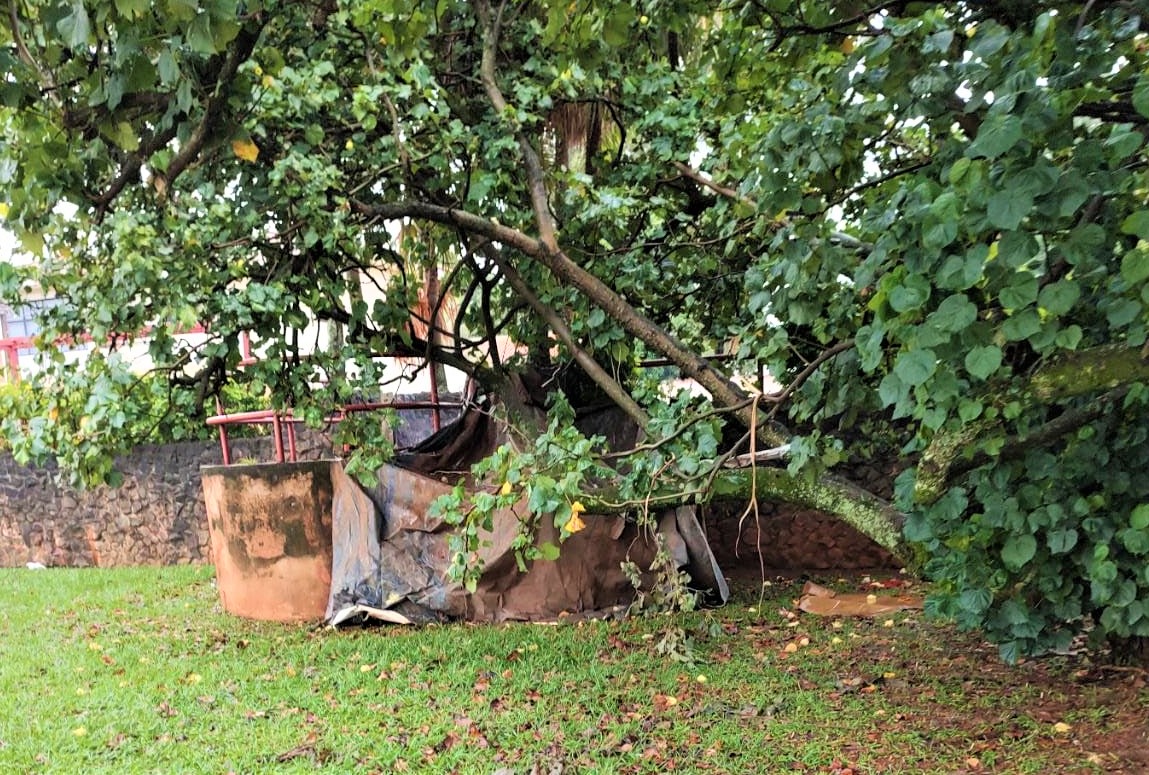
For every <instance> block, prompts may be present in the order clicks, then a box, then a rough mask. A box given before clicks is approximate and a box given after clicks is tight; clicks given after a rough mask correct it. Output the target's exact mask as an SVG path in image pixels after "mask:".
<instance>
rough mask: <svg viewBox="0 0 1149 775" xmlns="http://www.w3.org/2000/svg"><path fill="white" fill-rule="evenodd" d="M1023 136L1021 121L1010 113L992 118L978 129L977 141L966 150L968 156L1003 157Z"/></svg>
mask: <svg viewBox="0 0 1149 775" xmlns="http://www.w3.org/2000/svg"><path fill="white" fill-rule="evenodd" d="M1021 136H1022V126H1021V119H1020V118H1018V117H1017V116H1015V115H1013V114H1010V113H1006V114H996V115H993V116H990V117H989V118H987V119H986V120H985V121H984V122H983V123H982V125H981V128H980V129H978V132H977V139H976V140H974V141H973V142H972V143H970V145H969V148H967V149H966V156H969V157H970V158H977V157H978V156H984V157H986V158H989V159H992V158H995V157H997V156H1001V155H1002V154H1003V153H1005V152H1006V151H1008V150H1009V149H1010V148H1013V146H1015V145H1017V142H1018V141H1019V140H1020V139H1021Z"/></svg>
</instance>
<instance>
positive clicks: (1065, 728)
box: [1053, 721, 1073, 735]
mask: <svg viewBox="0 0 1149 775" xmlns="http://www.w3.org/2000/svg"><path fill="white" fill-rule="evenodd" d="M1071 729H1073V725H1072V724H1066V723H1065V722H1064V721H1058V722H1057V723H1056V724H1054V725H1053V731H1054V732H1055V733H1056V734H1059V735H1064V734H1067V733H1068V732H1069V730H1071Z"/></svg>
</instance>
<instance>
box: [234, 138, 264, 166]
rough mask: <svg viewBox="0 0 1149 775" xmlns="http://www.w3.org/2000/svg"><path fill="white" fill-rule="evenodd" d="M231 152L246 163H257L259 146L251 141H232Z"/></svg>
mask: <svg viewBox="0 0 1149 775" xmlns="http://www.w3.org/2000/svg"><path fill="white" fill-rule="evenodd" d="M231 150H232V151H233V152H234V153H235V155H236V156H238V157H239V158H241V159H243V160H244V161H255V160H256V158H257V157H258V156H259V146H258V145H256V144H255V143H253V142H252V141H251V140H232V141H231Z"/></svg>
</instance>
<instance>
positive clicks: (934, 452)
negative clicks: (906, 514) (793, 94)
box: [914, 386, 1129, 505]
mask: <svg viewBox="0 0 1149 775" xmlns="http://www.w3.org/2000/svg"><path fill="white" fill-rule="evenodd" d="M1128 392H1129V388H1128V387H1126V386H1122V387H1119V388H1117V389H1115V390H1111V391H1109V392H1108V393H1106V394H1105V395H1102V396H1100V397H1098V398H1097V400H1096V401H1095V402H1094V403H1092V404H1090V405H1088V406H1085V407H1082V408H1080V409H1076V410H1070V411H1067V412H1064V413H1062V414H1060V415H1058V416H1057V417H1055V418H1054V419H1052V420H1050V421H1049V422H1047V423H1045V424H1044V425H1041V426H1039V427H1037V428H1035V429H1034V430H1032V431H1030V432H1029V433H1023V434H1020V435H1018V436H1013V437H1011V438H1008V439H1006V440H1005V442H1004V443H1003V444H1002V446H1001V449H1000V450H999V451H997V452H995V453H993V454H991V453H989V452H987V451H986V450H985V449H984V448H982V447H981V446H980V443H981V441H982V433H983V432H984V431H988V430H989V428H990V427H996V424H991V423H985V424H977V425H976V426H972V427H974V429H975V432H974V433H973V434H972V435H970V434H965V435H949V437H948V438H943V437H939V438H938V439H935V441H934V442H931V443H930V446H929V448H928V449H927V450H926V451H925V452H924V453H923V454H922V459H921V461H920V462H919V463H918V475H917V480H916V481H915V483H914V500H916V501H917V502H919V503H922V504H926V505H928V504H931V503H934V502H935V501H937V499H938V498H940V497H941V496H942V495H944V494H945V492H946V490H948V489H949V488H950V487H951V486H952V485H953V484H954V483H955V482H957V481H958V480H959V479H960V478H961V477H963V476H965V475H966V474H968V473H969V472H970V471H973V470H974V469H975V468H980V467H981V466H983V465H985V464H987V463H991V462H993V461H995V460H1016V459H1017V458H1019V457H1021V456H1022V455H1024V454H1025V453H1026V452H1027V451H1029V450H1031V449H1034V448H1037V447H1044V446H1047V445H1049V444H1053V443H1054V442H1056V441H1057V440H1058V439H1061V438H1063V437H1064V436H1066V435H1067V434H1070V433H1072V432H1073V431H1076V430H1077V429H1078V428H1080V427H1082V426H1083V425H1085V424H1086V423H1090V422H1093V421H1094V420H1096V419H1098V418H1100V417H1102V416H1104V415H1105V414H1107V413H1108V412H1109V411H1110V410H1111V409H1112V407H1113V404H1115V403H1117V402H1118V401H1120V400H1121V399H1123V398H1124V397H1125V394H1126V393H1128ZM969 427H971V426H967V428H969ZM963 448H964V449H963Z"/></svg>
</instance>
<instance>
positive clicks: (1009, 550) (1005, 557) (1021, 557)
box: [1001, 535, 1037, 570]
mask: <svg viewBox="0 0 1149 775" xmlns="http://www.w3.org/2000/svg"><path fill="white" fill-rule="evenodd" d="M1035 554H1037V539H1036V538H1034V537H1033V536H1031V535H1014V536H1010V537H1009V538H1007V539H1006V541H1005V546H1003V547H1002V548H1001V559H1002V562H1004V563H1005V566H1006V567H1007V568H1009V569H1010V570H1019V569H1020V568H1021V567H1022V566H1023V565H1025V564H1026V563H1027V562H1029V561H1030V560H1032V559H1033V556H1034V555H1035Z"/></svg>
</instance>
